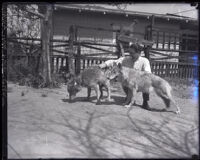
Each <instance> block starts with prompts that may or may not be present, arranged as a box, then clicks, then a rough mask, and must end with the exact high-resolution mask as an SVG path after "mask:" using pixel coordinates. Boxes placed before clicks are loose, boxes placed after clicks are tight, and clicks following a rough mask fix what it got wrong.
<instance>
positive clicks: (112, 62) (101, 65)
mask: <svg viewBox="0 0 200 160" xmlns="http://www.w3.org/2000/svg"><path fill="white" fill-rule="evenodd" d="M123 59H124V57H121V58H119V59H114V60H107V61H105V62H103V63H101V64H100V65H99V67H100V68H106V67H112V66H113V64H114V63H116V64H119V63H122V61H123Z"/></svg>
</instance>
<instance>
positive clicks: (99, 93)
mask: <svg viewBox="0 0 200 160" xmlns="http://www.w3.org/2000/svg"><path fill="white" fill-rule="evenodd" d="M113 77H115V74H114V72H112V70H110V69H101V68H99V67H98V66H92V67H89V68H87V69H85V70H84V71H83V72H82V73H81V74H79V75H77V76H76V75H71V76H70V77H69V81H68V82H67V90H68V93H69V99H70V101H71V100H73V99H74V98H75V96H76V94H77V93H78V92H79V91H80V90H81V88H82V87H87V89H88V91H87V100H89V98H90V94H91V89H94V90H95V92H96V97H97V102H96V104H100V99H101V98H102V97H103V87H105V88H106V91H107V101H110V79H113Z"/></svg>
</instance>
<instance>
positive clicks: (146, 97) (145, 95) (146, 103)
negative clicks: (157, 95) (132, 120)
mask: <svg viewBox="0 0 200 160" xmlns="http://www.w3.org/2000/svg"><path fill="white" fill-rule="evenodd" d="M142 97H143V104H142V106H143V107H144V108H145V109H150V107H149V103H148V101H149V92H147V93H142Z"/></svg>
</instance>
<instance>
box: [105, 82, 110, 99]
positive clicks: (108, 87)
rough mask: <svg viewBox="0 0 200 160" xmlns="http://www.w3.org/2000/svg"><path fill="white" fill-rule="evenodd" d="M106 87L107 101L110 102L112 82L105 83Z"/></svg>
mask: <svg viewBox="0 0 200 160" xmlns="http://www.w3.org/2000/svg"><path fill="white" fill-rule="evenodd" d="M105 87H106V89H107V99H106V100H107V101H110V81H109V80H107V81H106V82H105Z"/></svg>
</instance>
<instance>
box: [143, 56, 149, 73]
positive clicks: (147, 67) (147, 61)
mask: <svg viewBox="0 0 200 160" xmlns="http://www.w3.org/2000/svg"><path fill="white" fill-rule="evenodd" d="M143 70H144V71H146V72H149V73H151V66H150V62H149V60H148V59H147V58H144V63H143Z"/></svg>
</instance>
